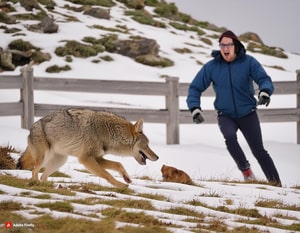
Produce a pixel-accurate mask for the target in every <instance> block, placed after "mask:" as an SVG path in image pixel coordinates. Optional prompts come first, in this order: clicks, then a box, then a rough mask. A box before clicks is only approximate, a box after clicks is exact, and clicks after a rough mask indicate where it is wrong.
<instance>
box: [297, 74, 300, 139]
mask: <svg viewBox="0 0 300 233" xmlns="http://www.w3.org/2000/svg"><path fill="white" fill-rule="evenodd" d="M296 73H297V89H298V93H297V102H296V104H297V105H296V108H297V114H298V120H297V144H300V120H299V117H300V116H299V114H300V70H296Z"/></svg>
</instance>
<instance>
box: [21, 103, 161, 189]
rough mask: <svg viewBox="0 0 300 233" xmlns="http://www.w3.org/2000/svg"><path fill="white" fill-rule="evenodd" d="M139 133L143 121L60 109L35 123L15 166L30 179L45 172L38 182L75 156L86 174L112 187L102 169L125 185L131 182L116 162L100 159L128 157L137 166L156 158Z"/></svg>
mask: <svg viewBox="0 0 300 233" xmlns="http://www.w3.org/2000/svg"><path fill="white" fill-rule="evenodd" d="M148 144H149V140H148V138H147V137H146V136H145V134H144V133H143V120H142V119H140V120H138V121H137V122H136V123H135V124H132V123H131V122H129V121H127V120H126V119H125V118H122V117H120V116H118V115H116V114H113V113H111V112H105V111H93V110H88V109H64V110H61V111H57V112H53V113H51V114H49V115H46V116H45V117H43V118H41V119H40V120H38V121H36V122H35V123H34V124H33V125H32V127H31V129H30V134H29V136H28V146H27V148H26V150H25V152H24V153H23V154H22V156H21V157H20V158H19V161H18V163H17V168H18V169H32V179H33V180H38V173H39V171H40V169H41V168H45V170H44V172H43V174H42V176H41V181H46V180H47V178H48V176H49V175H51V174H52V173H53V172H55V171H56V170H57V169H58V168H59V167H61V166H62V165H63V164H64V163H65V162H66V160H67V157H68V155H73V156H77V158H78V161H79V162H80V163H82V164H83V165H84V166H85V167H86V169H87V170H89V171H90V172H92V173H94V174H95V175H97V176H99V177H102V178H104V179H106V180H107V181H108V182H109V183H111V184H112V185H113V186H116V187H127V186H128V184H125V183H122V182H119V181H117V180H116V179H115V178H114V177H113V176H112V175H111V174H110V173H108V172H107V171H106V169H110V170H115V171H117V172H119V174H120V175H121V176H122V177H123V179H124V180H125V181H126V182H127V183H131V179H130V177H129V175H128V174H127V172H126V170H125V169H124V167H123V165H122V164H121V163H119V162H114V161H110V160H107V159H104V158H103V156H104V155H105V154H115V155H121V156H132V157H134V158H135V159H136V160H137V162H138V163H139V164H141V165H145V164H146V159H150V160H152V161H156V160H157V159H158V156H157V155H156V154H155V153H154V152H153V151H152V150H151V149H150V148H149V145H148Z"/></svg>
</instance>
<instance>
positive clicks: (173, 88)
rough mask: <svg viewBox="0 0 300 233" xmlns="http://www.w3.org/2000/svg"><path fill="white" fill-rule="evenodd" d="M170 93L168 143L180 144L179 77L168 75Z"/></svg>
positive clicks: (167, 99) (168, 100)
mask: <svg viewBox="0 0 300 233" xmlns="http://www.w3.org/2000/svg"><path fill="white" fill-rule="evenodd" d="M166 82H167V83H168V95H167V96H166V109H167V111H168V115H169V116H168V121H167V144H179V94H178V88H179V78H176V77H167V78H166Z"/></svg>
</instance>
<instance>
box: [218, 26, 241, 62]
mask: <svg viewBox="0 0 300 233" xmlns="http://www.w3.org/2000/svg"><path fill="white" fill-rule="evenodd" d="M219 46H220V51H221V54H222V57H223V58H224V60H225V61H227V62H232V61H233V60H234V59H235V58H236V55H237V54H238V52H239V51H240V49H245V48H244V46H243V45H242V43H241V42H240V41H239V39H238V38H237V36H236V35H235V34H234V33H233V32H232V31H226V32H224V33H223V34H222V35H221V36H220V38H219Z"/></svg>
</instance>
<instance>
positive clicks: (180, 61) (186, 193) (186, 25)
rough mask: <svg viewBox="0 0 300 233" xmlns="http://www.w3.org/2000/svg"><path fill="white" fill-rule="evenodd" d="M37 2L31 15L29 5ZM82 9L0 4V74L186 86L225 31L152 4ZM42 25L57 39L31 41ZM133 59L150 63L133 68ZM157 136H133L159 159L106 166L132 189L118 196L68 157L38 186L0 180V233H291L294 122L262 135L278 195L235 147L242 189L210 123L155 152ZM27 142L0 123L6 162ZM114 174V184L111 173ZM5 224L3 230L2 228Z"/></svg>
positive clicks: (101, 1)
mask: <svg viewBox="0 0 300 233" xmlns="http://www.w3.org/2000/svg"><path fill="white" fill-rule="evenodd" d="M37 2H39V4H38V5H36V4H34V3H37ZM28 3H32V5H31V7H32V8H30V6H27V5H26V7H29V10H26V9H25V7H24V4H28ZM81 3H83V1H82V2H81V1H80V0H69V1H61V0H60V1H59V0H55V1H51V0H45V1H44V0H43V1H42V0H40V1H34V0H25V1H5V2H4V1H0V5H1V6H2V7H1V9H2V12H1V13H3V12H8V13H7V15H8V16H14V18H15V20H16V21H12V22H13V23H3V22H2V21H1V22H2V23H0V25H1V27H0V32H1V41H0V47H2V48H3V50H4V51H8V52H12V55H13V57H14V56H16V55H19V56H17V57H14V59H12V62H13V65H14V66H16V67H15V68H14V69H11V70H7V69H2V72H1V73H0V75H2V74H5V75H6V74H7V75H10V74H19V69H20V68H21V67H22V65H21V64H22V63H24V62H25V64H27V63H30V62H31V64H33V69H34V74H35V75H36V76H39V77H68V78H92V79H111V80H139V81H141V82H142V81H144V80H147V81H162V82H163V81H164V77H166V76H176V77H179V78H180V81H181V82H190V81H191V80H192V79H193V77H194V75H195V74H196V72H197V71H198V70H199V68H200V67H201V65H202V64H203V63H205V62H206V61H208V60H209V59H211V57H210V53H211V51H212V50H213V49H218V43H217V38H218V36H219V35H220V33H221V32H222V31H223V30H224V29H222V28H218V27H217V26H215V25H211V24H209V23H208V22H198V21H196V20H194V19H192V18H191V17H189V16H188V15H185V14H181V13H180V11H179V10H178V9H177V7H176V6H175V5H173V4H166V3H164V2H160V1H156V0H144V1H142V0H141V1H138V0H136V1H133V0H132V1H130V0H128V1H125V0H120V1H111V0H94V1H92V0H85V1H84V4H81ZM125 3H126V4H125ZM22 5H23V6H22ZM94 8H101V9H104V11H101V12H102V13H103V14H104V15H105V17H106V18H95V17H94V16H91V15H89V14H86V13H85V12H86V11H89V10H91V9H94ZM92 12H93V10H92ZM105 12H106V14H105ZM107 14H109V17H108V16H107ZM46 16H51V17H50V18H52V19H54V21H53V23H54V25H56V26H57V32H52V33H49V32H48V33H45V32H42V31H41V30H42V28H41V27H40V23H41V22H42V20H43V19H45V17H46ZM3 18H6V17H3V15H1V17H0V20H2V19H3ZM141 22H142V23H141ZM52 29H54V30H55V29H56V27H55V26H54V27H53V28H52ZM249 35H251V37H250V38H249ZM252 36H254V38H253V37H252ZM240 37H241V38H243V43H245V45H246V46H247V47H248V48H249V50H248V52H249V53H250V54H252V55H253V56H255V57H256V58H257V59H258V60H259V61H261V62H262V64H263V65H264V67H265V69H266V70H267V72H268V73H269V74H270V75H271V76H272V78H273V79H274V80H275V81H279V80H295V77H296V74H295V70H296V69H299V64H300V56H299V55H295V54H290V53H286V52H285V51H283V50H281V49H280V48H269V47H268V46H267V45H264V44H263V42H262V41H259V37H258V36H257V35H256V34H255V33H250V34H245V35H240ZM13 41H17V42H21V45H20V44H19V43H13V44H14V45H15V47H10V46H9V45H10V44H11V42H13ZM24 42H25V43H24ZM129 42H135V43H136V44H135V43H133V45H137V44H139V43H138V42H145V43H146V42H147V43H146V44H147V45H148V46H145V47H140V48H144V49H145V48H147V49H146V51H147V53H144V54H143V53H142V54H140V55H139V56H135V55H132V54H135V53H133V52H131V53H128V50H126V49H124V50H123V49H120V48H121V46H124V45H127V44H130V43H129ZM116 45H118V46H116ZM143 45H144V44H143ZM254 45H255V46H254ZM18 46H20V47H18ZM27 46H28V47H27ZM251 46H252V47H251ZM133 47H134V46H133ZM254 47H255V48H254ZM122 48H124V47H122ZM130 48H132V47H130ZM134 48H136V47H134ZM150 48H151V49H150ZM252 48H253V52H251V49H252ZM16 50H18V51H19V52H16ZM20 51H21V52H22V53H21V55H20ZM124 51H125V52H124ZM130 51H131V50H130ZM143 51H145V50H143ZM254 51H255V52H254ZM37 52H38V53H37ZM121 52H122V53H121ZM126 52H127V53H126ZM41 53H42V54H44V55H46V56H43V58H44V59H45V60H43V61H42V60H40V57H39V59H37V57H36V56H34V54H35V55H41ZM274 53H277V54H274ZM278 54H281V55H278ZM24 55H25V56H24ZM129 55H130V56H129ZM149 55H150V56H149ZM274 55H276V56H274ZM282 55H284V57H281V56H282ZM137 57H138V58H137ZM141 57H142V58H144V59H145V57H146V61H148V62H149V61H152V62H150V63H147V64H144V63H145V62H144V61H145V60H143V59H142V60H140V59H141ZM16 58H19V59H16ZM20 58H22V59H21V60H20ZM23 59H24V60H23ZM151 59H154V62H153V60H151ZM20 61H21V63H18V62H20ZM141 62H142V63H141ZM18 64H19V65H18ZM16 99H18V93H17V91H15V90H5V91H4V90H1V92H0V101H3V102H6V101H12V100H16ZM35 100H36V101H37V102H43V103H44V102H51V103H57V104H62V103H68V104H74V105H75V104H76V105H79V104H81V105H100V106H123V107H124V106H125V107H130V106H143V107H144V106H146V107H149V108H160V107H161V106H163V104H164V102H163V101H161V100H160V99H159V100H156V99H155V101H154V100H153V99H145V98H132V97H131V96H126V95H122V96H118V95H116V96H110V95H103V94H86V95H79V94H74V93H61V92H43V93H42V92H39V93H37V94H36V96H35ZM211 102H212V101H211V100H208V101H207V102H205V108H212V103H211ZM181 105H182V107H183V108H185V107H186V105H185V100H181ZM271 105H272V106H270V107H288V106H295V99H294V98H289V97H284V98H274V99H272V103H271ZM164 127H165V126H164V125H159V124H150V123H146V124H145V130H144V131H145V133H146V135H147V136H148V137H149V139H150V145H151V147H152V148H153V150H154V151H155V152H157V153H158V155H159V157H160V158H159V160H158V161H156V162H151V161H149V162H148V163H147V165H146V166H141V165H138V164H137V163H136V162H135V161H134V160H133V159H132V158H120V157H116V156H114V155H109V156H108V157H109V158H110V157H111V158H112V159H113V160H116V161H120V162H121V163H122V164H123V165H124V167H125V168H126V169H127V172H128V173H129V175H130V176H131V178H132V180H133V183H132V184H131V185H130V186H129V188H128V189H116V188H113V187H111V185H110V184H108V183H107V182H106V181H104V180H103V179H100V178H98V177H96V176H94V175H92V174H90V173H88V172H87V171H86V169H85V168H84V167H83V166H82V165H81V164H79V163H78V162H77V160H76V159H75V158H73V157H70V158H69V159H68V161H67V163H66V164H65V165H64V166H63V167H61V168H60V169H59V172H57V173H55V174H54V175H53V176H51V177H50V179H49V180H50V181H49V182H46V183H38V182H32V181H30V177H31V172H30V171H26V170H15V169H6V170H0V180H1V181H0V232H39V233H43V232H73V233H77V232H78V233H79V232H112V233H114V232H116V233H119V232H125V233H128V232H141V233H143V232H148V233H152V232H162V233H163V232H178V233H181V232H182V233H187V232H254V233H255V232H272V233H273V232H275V233H276V232H278V233H282V232H285V233H287V232H298V231H300V209H299V208H300V206H299V200H300V191H299V184H300V180H299V177H300V172H299V168H298V167H299V163H300V157H299V154H300V147H299V145H297V144H295V124H293V123H281V124H265V125H263V126H262V127H263V132H264V139H265V140H266V147H267V148H268V150H269V151H270V154H271V155H272V157H273V158H274V161H275V162H276V164H277V165H278V169H279V171H280V175H281V178H282V182H283V187H282V188H278V187H273V186H270V185H268V184H266V183H265V178H264V175H263V174H262V171H261V169H260V167H259V166H258V164H257V162H256V161H255V159H254V158H253V156H252V155H251V152H250V151H249V148H247V146H246V143H245V142H243V141H241V144H242V145H243V146H244V147H245V151H246V153H247V154H249V160H250V162H251V164H252V168H253V170H254V172H255V175H256V177H257V178H258V181H257V182H256V183H244V182H243V181H242V177H241V174H240V172H239V171H238V170H237V168H236V166H235V165H234V163H233V162H232V159H231V158H230V157H229V155H228V154H227V151H226V149H225V146H224V142H223V139H222V137H221V135H220V133H219V131H218V128H217V126H216V125H208V124H207V125H197V126H196V125H184V126H182V127H181V140H180V141H181V144H180V145H166V143H165V128H164ZM278 132H280V133H278ZM27 135H28V131H27V130H24V129H21V128H20V120H19V118H18V117H1V118H0V146H6V145H7V144H9V145H12V146H13V147H14V148H15V149H16V151H14V152H13V153H11V156H12V157H13V158H14V159H15V160H17V159H18V158H19V156H20V154H21V152H22V151H24V149H25V148H26V140H27V139H26V137H27ZM163 164H167V165H170V166H175V167H178V168H180V169H182V170H184V171H186V172H187V173H188V174H189V175H190V176H191V178H192V179H193V181H194V183H195V184H194V185H184V184H178V183H171V182H163V181H162V177H161V172H160V168H161V166H162V165H163ZM113 174H114V173H113ZM114 175H115V176H116V178H117V179H119V180H122V178H121V177H120V176H119V175H118V174H114ZM10 223H11V224H12V228H11V229H6V227H8V226H9V224H10Z"/></svg>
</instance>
